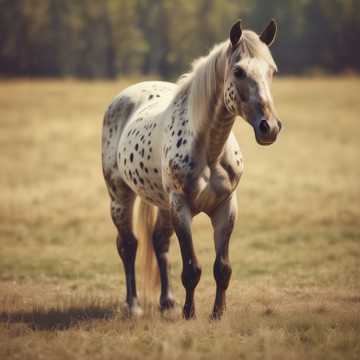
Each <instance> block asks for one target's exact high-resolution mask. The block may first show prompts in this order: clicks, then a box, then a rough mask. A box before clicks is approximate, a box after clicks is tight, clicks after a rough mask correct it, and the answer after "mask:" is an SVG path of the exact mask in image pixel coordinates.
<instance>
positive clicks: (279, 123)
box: [277, 120, 282, 131]
mask: <svg viewBox="0 0 360 360" xmlns="http://www.w3.org/2000/svg"><path fill="white" fill-rule="evenodd" d="M277 125H278V128H279V131H280V130H281V128H282V125H281V121H279V120H278V121H277Z"/></svg>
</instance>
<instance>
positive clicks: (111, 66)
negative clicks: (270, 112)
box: [0, 0, 360, 78]
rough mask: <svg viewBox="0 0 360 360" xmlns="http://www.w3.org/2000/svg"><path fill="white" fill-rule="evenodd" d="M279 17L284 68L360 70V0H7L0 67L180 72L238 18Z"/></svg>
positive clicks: (251, 24)
mask: <svg viewBox="0 0 360 360" xmlns="http://www.w3.org/2000/svg"><path fill="white" fill-rule="evenodd" d="M239 17H240V18H242V19H243V20H244V26H245V28H252V29H255V30H257V31H258V32H261V31H262V29H263V28H264V27H265V26H266V24H267V23H268V21H269V20H270V18H272V17H275V18H276V19H277V20H278V23H279V34H278V41H277V42H276V43H275V45H274V47H273V51H274V56H275V58H276V61H277V62H278V64H279V68H280V70H281V72H282V73H303V72H305V71H307V70H309V69H320V70H321V71H326V72H340V71H344V70H345V71H347V70H352V71H359V70H360V48H359V47H358V46H357V43H358V39H359V37H360V1H359V0H332V1H328V0H288V1H283V0H193V1H178V2H175V1H172V0H104V1H89V0H76V1H74V0H0V74H3V75H30V76H80V77H88V78H95V77H115V76H117V75H128V74H132V73H144V74H159V75H160V76H162V77H166V78H173V77H175V76H178V75H179V74H181V73H182V72H183V71H186V70H187V69H188V68H189V64H190V62H191V61H192V60H193V59H194V58H196V57H198V56H200V55H203V54H205V53H206V52H207V51H208V50H209V49H210V48H211V47H212V46H213V45H214V44H215V43H217V42H219V41H222V40H224V39H226V37H227V36H228V31H229V28H230V26H231V24H232V23H233V22H234V21H235V19H237V18H239Z"/></svg>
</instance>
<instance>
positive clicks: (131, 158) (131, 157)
mask: <svg viewBox="0 0 360 360" xmlns="http://www.w3.org/2000/svg"><path fill="white" fill-rule="evenodd" d="M133 160H134V154H133V153H131V154H130V161H131V162H133Z"/></svg>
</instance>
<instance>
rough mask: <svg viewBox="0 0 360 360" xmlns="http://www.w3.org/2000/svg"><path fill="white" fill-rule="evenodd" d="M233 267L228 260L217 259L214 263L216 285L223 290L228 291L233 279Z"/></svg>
mask: <svg viewBox="0 0 360 360" xmlns="http://www.w3.org/2000/svg"><path fill="white" fill-rule="evenodd" d="M231 272H232V269H231V265H230V263H229V261H228V260H224V259H223V258H221V257H217V258H216V260H215V263H214V277H215V280H216V284H217V285H218V286H219V287H221V288H222V289H227V287H228V286H229V282H230V278H231Z"/></svg>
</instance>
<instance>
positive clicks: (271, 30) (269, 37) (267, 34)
mask: <svg viewBox="0 0 360 360" xmlns="http://www.w3.org/2000/svg"><path fill="white" fill-rule="evenodd" d="M276 33H277V24H276V21H275V20H274V19H272V20H271V21H270V23H269V25H268V26H267V27H266V29H265V30H264V31H263V32H262V34H261V35H260V40H261V41H262V42H264V43H265V44H266V45H267V46H269V47H270V46H271V45H272V44H273V42H274V41H275V37H276Z"/></svg>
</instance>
